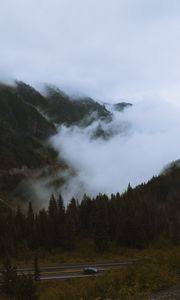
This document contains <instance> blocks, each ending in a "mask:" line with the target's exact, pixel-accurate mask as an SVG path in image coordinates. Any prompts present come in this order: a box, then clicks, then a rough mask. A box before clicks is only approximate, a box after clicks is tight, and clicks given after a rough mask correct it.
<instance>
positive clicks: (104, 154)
mask: <svg viewBox="0 0 180 300" xmlns="http://www.w3.org/2000/svg"><path fill="white" fill-rule="evenodd" d="M179 115H180V108H179V107H178V106H174V105H170V104H169V103H165V102H164V101H160V100H159V101H158V100H157V99H154V100H150V99H146V101H142V102H139V103H138V104H136V105H133V106H132V107H128V108H127V109H125V110H124V112H115V111H114V113H113V119H112V121H111V122H110V123H109V124H106V123H104V122H102V121H101V126H102V127H103V128H104V130H106V131H107V130H109V129H110V128H111V132H114V135H113V136H112V137H111V138H109V139H107V140H104V139H103V138H98V139H94V138H92V136H93V132H94V128H95V126H96V125H97V124H96V123H94V124H92V125H90V126H89V127H87V128H80V127H77V126H73V127H70V128H69V127H68V128H67V127H65V126H60V127H59V132H58V134H57V135H56V136H54V137H53V138H52V139H51V143H52V144H53V146H54V147H55V149H56V150H58V152H59V155H60V157H61V158H63V159H64V160H65V161H66V162H67V163H68V164H69V165H70V166H72V168H73V169H74V170H75V172H76V174H75V175H74V176H70V177H69V179H68V180H67V181H66V184H65V185H64V186H63V188H62V189H61V193H62V195H63V197H64V199H65V200H66V201H69V200H70V199H71V197H78V198H81V197H82V196H83V194H84V193H87V194H88V195H90V196H95V195H96V194H98V193H107V194H109V195H110V194H111V193H116V192H123V191H124V190H125V189H126V188H127V186H128V184H129V183H130V184H131V185H132V186H136V185H138V184H140V183H142V182H145V181H147V180H149V179H150V178H151V177H152V176H154V175H158V174H159V173H160V172H161V171H162V169H163V168H164V166H165V165H166V164H167V163H168V162H171V161H174V160H177V159H179V154H180V143H179V133H180V119H179ZM117 128H118V130H117Z"/></svg>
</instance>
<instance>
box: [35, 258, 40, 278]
mask: <svg viewBox="0 0 180 300" xmlns="http://www.w3.org/2000/svg"><path fill="white" fill-rule="evenodd" d="M33 264H34V280H36V281H38V280H40V268H39V264H38V258H37V257H35V258H34V262H33Z"/></svg>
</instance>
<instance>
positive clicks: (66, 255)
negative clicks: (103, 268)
mask: <svg viewBox="0 0 180 300" xmlns="http://www.w3.org/2000/svg"><path fill="white" fill-rule="evenodd" d="M136 256H138V251H137V250H134V249H126V248H116V247H113V246H112V247H111V248H110V249H109V250H107V251H106V252H104V253H99V252H97V251H96V250H95V248H94V243H93V242H92V241H91V240H82V241H80V242H78V243H77V246H76V248H75V249H74V250H73V251H64V250H62V249H53V250H51V251H46V250H42V249H39V250H36V251H29V250H27V249H26V247H20V248H19V254H17V256H16V257H14V258H12V263H13V264H15V265H16V266H25V267H28V266H29V267H31V266H32V261H33V258H34V257H38V261H39V265H40V266H43V265H57V264H61V263H67V264H68V263H81V262H82V263H83V262H92V263H93V262H106V261H114V262H117V261H120V260H126V259H129V258H135V257H136ZM2 262H3V258H1V259H0V265H2Z"/></svg>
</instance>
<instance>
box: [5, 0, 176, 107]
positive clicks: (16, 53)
mask: <svg viewBox="0 0 180 300" xmlns="http://www.w3.org/2000/svg"><path fill="white" fill-rule="evenodd" d="M0 37H1V42H0V80H1V81H2V80H3V81H4V80H10V79H12V78H17V79H21V80H24V81H26V82H29V83H33V84H37V83H39V82H50V83H53V84H56V85H58V86H59V87H61V88H63V89H66V90H68V91H70V92H78V93H82V94H88V95H90V96H92V97H95V98H97V99H105V100H111V101H117V100H120V99H124V98H125V99H128V100H132V102H135V101H137V100H138V99H140V98H141V99H142V98H143V97H145V96H153V97H160V98H162V99H165V100H168V101H172V102H175V103H178V101H179V103H180V96H179V95H180V1H179V0H4V1H3V0H2V1H1V8H0Z"/></svg>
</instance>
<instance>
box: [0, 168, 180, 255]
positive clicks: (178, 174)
mask: <svg viewBox="0 0 180 300" xmlns="http://www.w3.org/2000/svg"><path fill="white" fill-rule="evenodd" d="M179 180H180V169H179V168H174V169H172V170H171V172H169V173H167V174H165V175H161V176H159V177H153V178H152V179H151V180H150V181H149V182H148V183H147V184H141V185H139V186H137V187H136V188H134V189H133V188H132V187H131V186H130V185H129V186H128V188H127V190H126V192H124V193H123V194H119V193H117V194H112V195H111V196H110V197H108V196H107V195H105V194H99V195H97V196H96V197H94V198H91V197H88V196H87V195H84V198H83V199H82V201H81V202H78V200H76V199H74V198H73V199H71V201H70V202H69V204H68V205H67V207H66V208H65V206H64V202H63V199H62V197H61V195H59V196H58V197H57V198H56V197H55V196H54V195H52V196H51V198H50V200H49V205H48V208H47V209H41V210H39V211H38V212H34V210H33V207H32V204H31V203H29V205H28V209H27V211H26V212H22V211H21V209H20V207H18V208H17V210H16V211H15V212H14V211H12V210H11V209H9V208H7V207H4V206H2V205H1V206H0V255H1V256H4V255H6V256H7V255H16V254H17V252H18V247H24V248H25V249H27V250H28V249H30V250H36V249H40V248H42V249H47V250H51V249H53V248H60V249H63V250H73V249H74V247H75V246H76V242H77V241H78V240H80V239H83V238H90V239H92V240H93V241H94V245H95V248H96V249H97V250H98V251H105V250H107V249H108V247H111V245H112V244H113V245H116V246H122V247H131V248H139V249H142V248H144V247H147V246H148V245H149V244H152V243H155V242H156V241H158V240H166V241H168V242H169V243H171V244H173V245H177V244H180V184H179Z"/></svg>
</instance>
